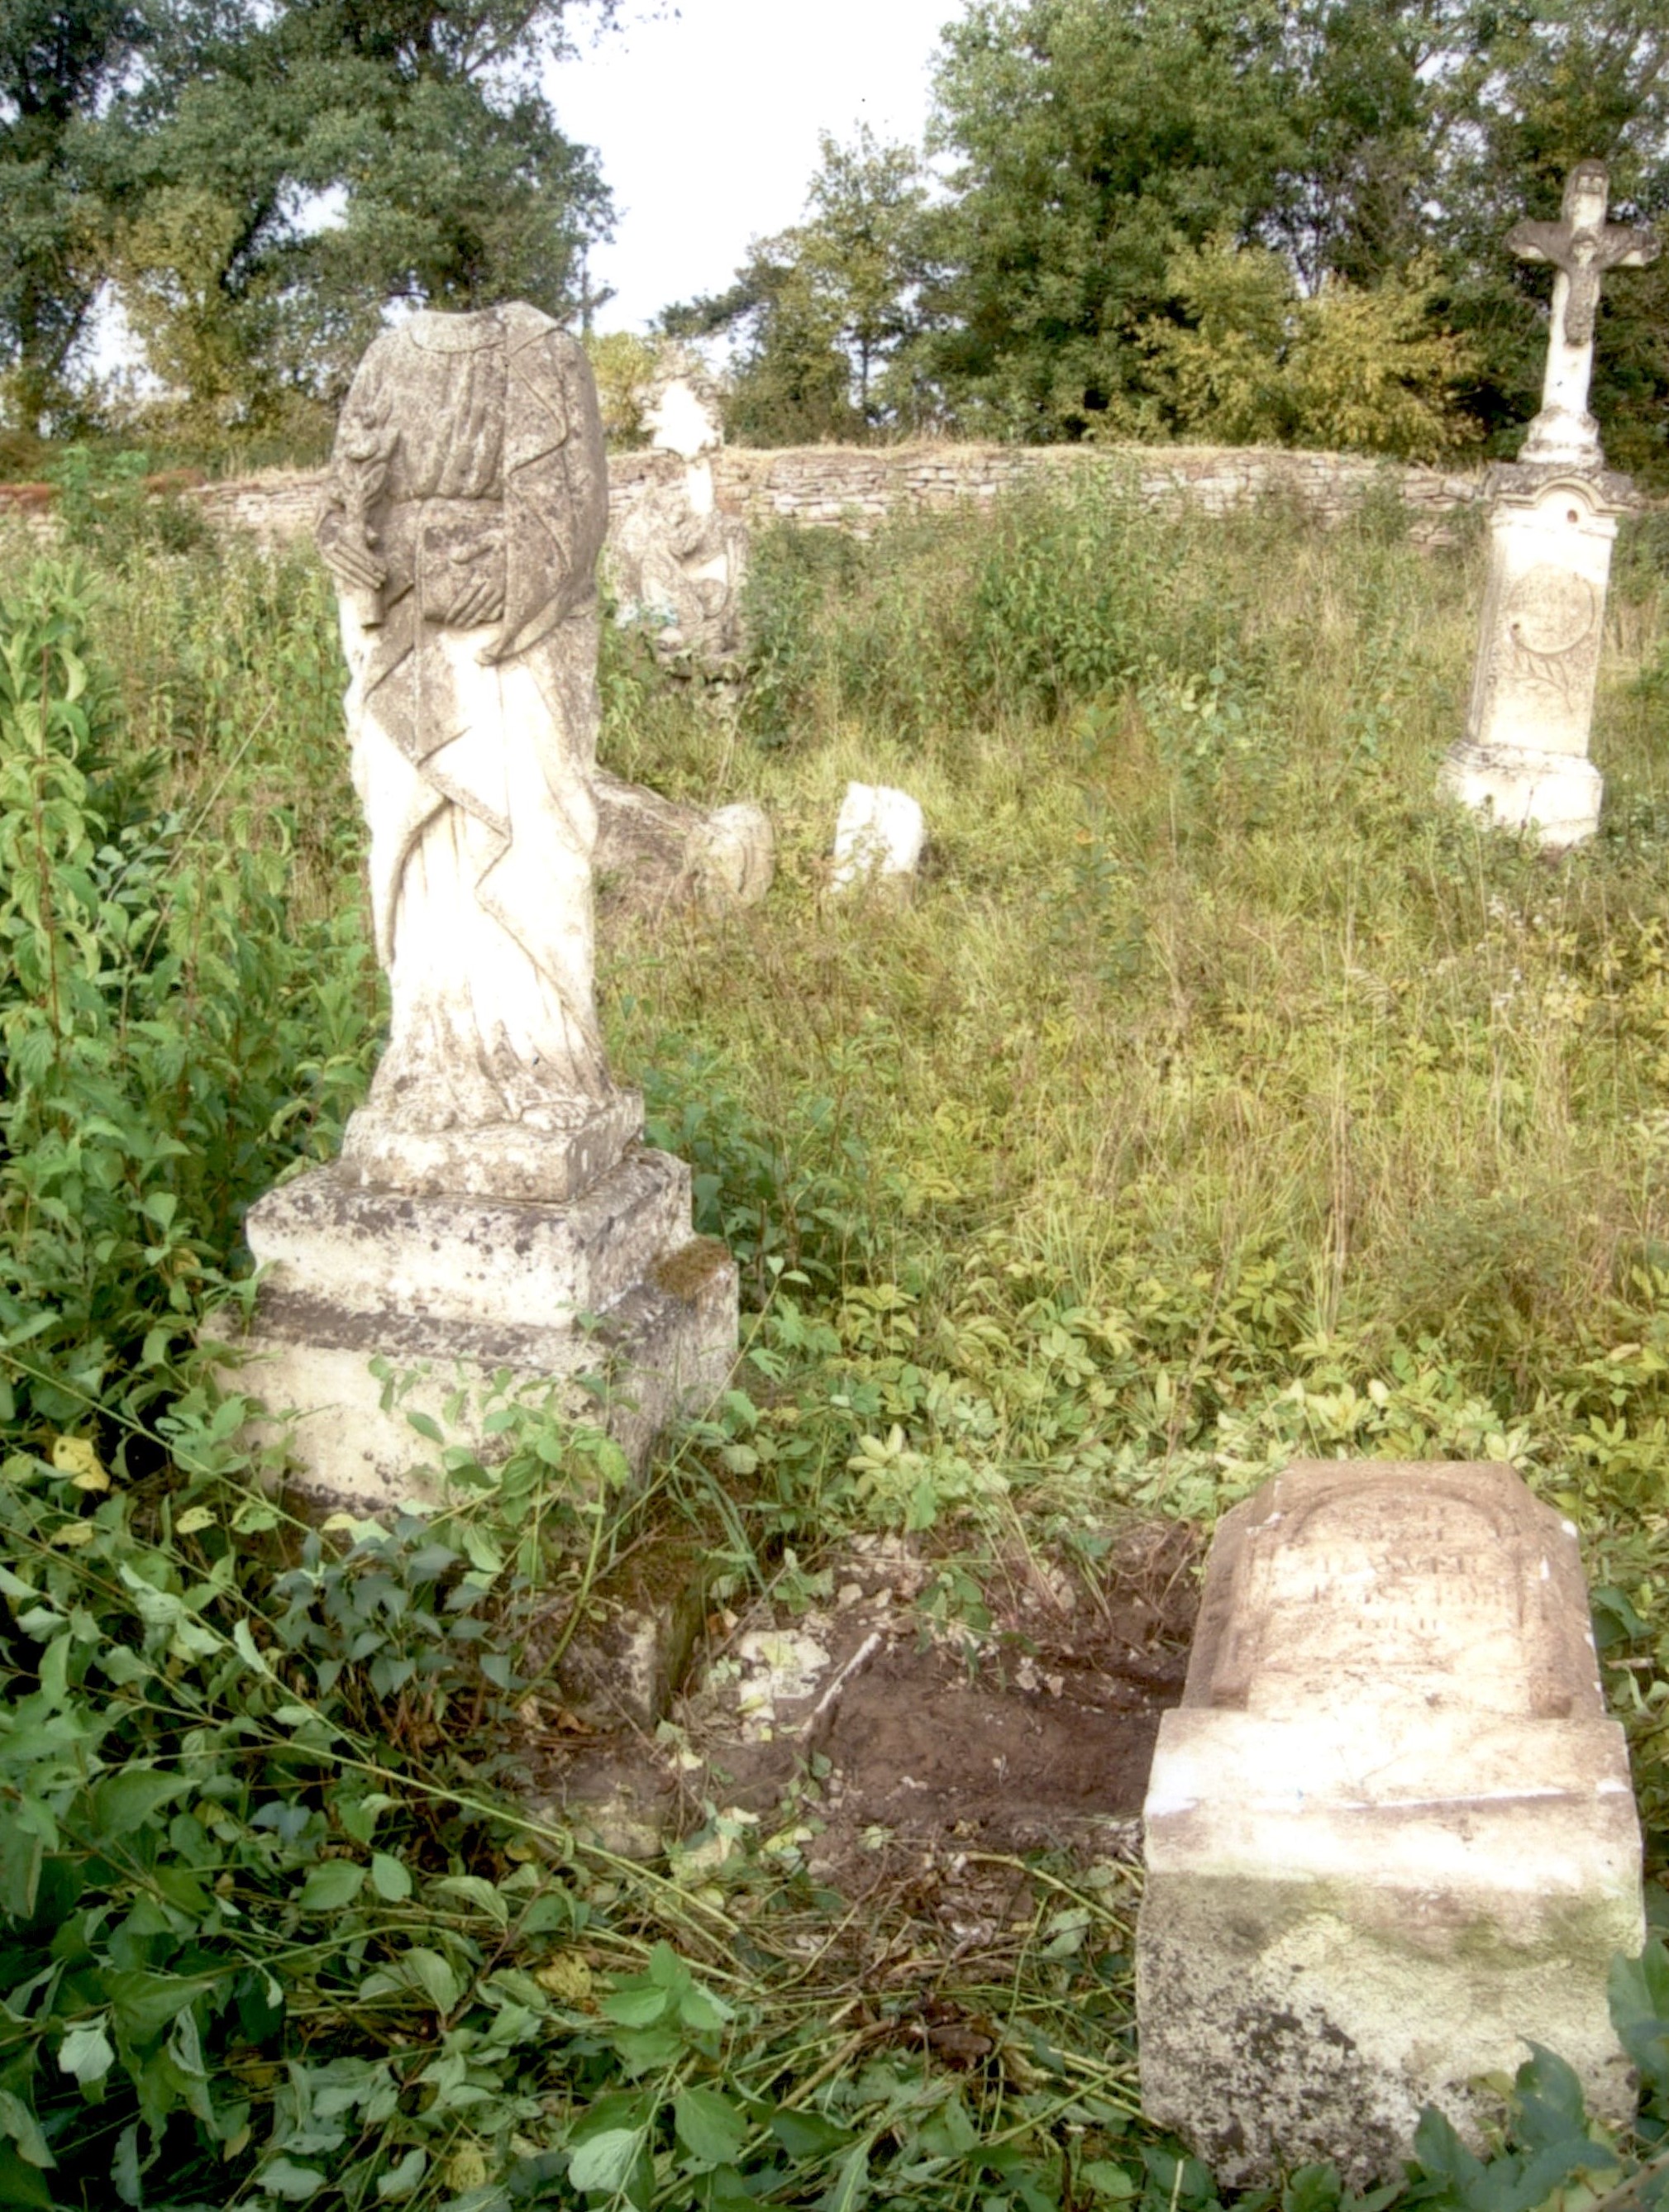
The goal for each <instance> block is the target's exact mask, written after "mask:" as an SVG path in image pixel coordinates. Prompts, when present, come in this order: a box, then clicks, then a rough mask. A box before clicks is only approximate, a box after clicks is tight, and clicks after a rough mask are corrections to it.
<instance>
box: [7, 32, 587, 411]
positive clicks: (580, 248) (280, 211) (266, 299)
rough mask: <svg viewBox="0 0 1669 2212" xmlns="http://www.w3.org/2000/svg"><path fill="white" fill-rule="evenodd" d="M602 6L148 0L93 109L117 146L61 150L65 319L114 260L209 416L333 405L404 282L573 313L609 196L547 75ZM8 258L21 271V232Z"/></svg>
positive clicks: (98, 127)
mask: <svg viewBox="0 0 1669 2212" xmlns="http://www.w3.org/2000/svg"><path fill="white" fill-rule="evenodd" d="M30 4H35V0H30ZM82 4H89V0H82ZM105 4H106V5H113V0H105ZM587 4H590V5H592V7H593V9H594V12H595V14H596V15H598V17H599V18H600V19H601V20H603V21H607V20H608V19H609V17H610V15H611V14H612V9H613V0H149V15H148V17H147V19H146V23H145V26H144V35H143V38H141V37H139V36H138V35H137V33H133V34H130V36H129V38H128V40H127V45H126V46H125V48H124V49H123V51H124V52H125V54H126V56H127V58H128V62H129V64H130V66H129V67H128V69H127V72H126V75H125V76H122V77H121V78H120V81H119V82H118V75H117V73H115V72H114V70H113V69H106V74H105V76H104V77H103V78H101V79H100V80H99V81H98V82H97V83H96V85H94V86H92V87H90V88H88V91H87V93H86V94H85V95H84V96H83V97H82V106H81V108H80V109H79V110H77V116H78V118H80V127H82V129H83V135H84V136H85V133H86V132H87V131H92V132H93V134H94V137H95V138H96V143H97V145H98V148H99V151H100V161H99V163H98V164H97V165H96V166H95V165H94V164H93V163H91V162H90V161H82V162H81V163H80V165H79V166H78V167H76V168H74V169H73V170H71V169H70V168H69V167H67V166H65V165H61V166H63V167H64V175H65V178H66V183H65V185H64V190H63V191H61V192H60V194H59V204H58V208H57V210H56V216H55V220H57V221H58V223H59V225H60V232H61V235H62V237H63V238H64V239H66V240H81V239H82V238H86V239H88V240H90V241H92V243H91V244H90V245H89V246H88V249H87V251H86V254H85V257H84V258H85V261H86V273H85V275H84V276H83V277H82V280H81V282H80V289H79V290H77V289H76V284H75V283H71V282H70V278H71V277H72V276H76V270H64V271H54V270H50V269H49V270H46V272H45V276H44V279H43V284H42V287H41V289H43V290H44V291H45V293H46V295H48V296H49V297H50V299H51V300H52V301H53V302H54V303H55V304H54V308H53V312H54V313H58V315H60V316H61V317H64V318H68V319H70V320H72V321H73V320H74V319H75V318H76V315H77V314H79V316H80V317H81V318H82V319H84V316H85V311H86V299H87V298H88V297H90V295H91V289H92V288H93V287H94V286H95V285H96V283H97V282H98V281H99V280H100V277H102V276H106V275H108V276H109V277H110V278H111V279H112V282H113V283H114V284H115V286H116V288H117V289H118V293H119V294H120V295H121V296H122V299H123V301H124V305H125V306H126V307H127V309H128V313H129V319H130V323H131V325H132V326H133V327H134V329H135V331H137V333H138V334H139V336H140V337H141V339H142V341H143V343H144V346H145V349H146V353H147V356H148V362H149V366H150V367H151V368H153V369H154V370H155V373H156V374H158V375H159V376H161V378H162V380H163V381H164V382H165V384H167V386H170V388H171V390H172V391H173V393H174V396H175V405H176V412H177V413H178V414H179V415H180V416H181V419H182V422H184V421H185V418H187V417H189V418H190V423H191V427H193V428H195V429H196V430H197V431H198V432H203V431H207V430H211V429H215V428H216V427H217V428H218V429H219V430H220V431H222V432H225V431H234V430H241V429H248V428H259V427H261V426H262V425H264V424H267V423H270V422H273V421H274V420H276V419H280V418H282V417H283V416H285V415H286V414H287V413H288V412H289V411H290V410H293V409H294V406H295V405H297V404H305V403H308V402H311V403H314V404H317V403H318V402H319V401H320V400H325V401H330V400H332V399H334V398H336V397H337V395H338V394H339V392H340V391H341V389H342V388H343V383H344V381H345V379H346V376H347V374H348V373H349V370H350V369H351V367H352V363H353V361H354V359H355V356H357V354H358V353H359V351H360V350H361V349H362V347H363V345H364V343H366V340H367V337H369V336H370V334H371V333H372V331H373V330H374V329H375V327H376V325H377V321H378V319H379V314H380V312H381V309H382V307H384V305H385V302H386V301H388V300H389V299H391V298H397V299H403V300H404V301H409V302H410V303H412V304H414V305H424V304H428V303H434V304H440V305H445V306H452V307H482V306H485V305H488V304H490V303H491V302H493V301H499V300H504V299H507V298H510V297H520V298H525V299H529V300H531V301H533V302H534V304H535V305H537V306H541V307H546V308H547V309H549V311H551V312H553V313H559V314H561V313H566V312H567V310H568V309H569V308H570V307H572V306H573V304H574V291H573V284H574V277H575V275H576V274H577V271H578V268H579V264H580V260H581V258H582V255H583V252H584V249H585V246H586V244H587V242H588V241H589V240H592V239H593V238H596V237H598V236H600V235H603V234H605V233H606V230H607V228H608V224H609V221H610V208H609V201H608V196H607V193H606V191H604V186H603V184H602V180H601V179H600V177H599V176H598V172H597V168H596V165H595V162H594V160H593V158H592V155H590V154H589V153H588V152H587V151H586V149H584V148H581V147H578V146H576V145H574V143H572V142H571V141H569V140H568V139H567V138H566V137H564V136H563V134H562V132H561V130H560V129H559V128H558V126H557V123H556V119H555V115H554V113H553V112H552V110H551V108H550V106H549V101H548V100H547V99H546V97H545V95H544V94H543V90H542V88H541V85H540V69H541V66H542V64H543V60H544V59H545V58H546V57H547V56H548V55H549V54H550V53H551V52H555V51H556V50H557V49H558V48H559V47H560V46H561V45H562V43H563V41H564V40H565V37H566V35H567V28H568V25H569V22H570V20H571V18H572V17H573V16H574V14H575V13H576V12H577V11H578V10H579V9H580V8H581V7H583V6H586V5H587ZM94 110H96V113H94V112H93V111H94ZM66 143H70V144H73V143H75V141H74V139H73V133H71V134H68V135H67V139H66ZM66 161H67V157H66ZM4 206H5V203H4V199H3V197H0V222H3V212H4ZM19 228H20V226H19V225H18V224H14V226H13V230H14V234H15V233H16V232H17V231H18V230H19ZM7 245H8V240H7V238H6V235H5V233H4V231H3V228H0V253H4V252H6V248H7ZM79 267H80V264H77V269H79ZM5 273H6V274H9V276H11V278H12V281H13V284H14V286H15V285H16V284H17V283H19V282H21V275H22V273H24V264H23V261H22V258H21V255H19V254H18V252H16V251H15V247H14V249H13V251H12V252H10V253H9V254H8V255H7V259H6V263H5ZM3 296H4V294H3V289H0V299H3ZM76 328H77V329H78V328H79V323H78V322H77V323H76ZM17 343H19V344H20V345H21V343H22V341H21V340H19V341H17Z"/></svg>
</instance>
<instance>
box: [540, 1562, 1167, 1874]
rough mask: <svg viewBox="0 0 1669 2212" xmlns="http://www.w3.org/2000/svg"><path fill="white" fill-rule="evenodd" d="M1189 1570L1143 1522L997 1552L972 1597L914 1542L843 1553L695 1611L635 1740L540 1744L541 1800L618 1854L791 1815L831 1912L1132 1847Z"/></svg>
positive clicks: (578, 1737)
mask: <svg viewBox="0 0 1669 2212" xmlns="http://www.w3.org/2000/svg"><path fill="white" fill-rule="evenodd" d="M1091 1548H1092V1549H1094V1548H1097V1547H1091ZM1196 1557H1197V1546H1196V1543H1195V1541H1194V1539H1193V1535H1192V1534H1191V1532H1190V1531H1188V1530H1187V1529H1186V1528H1181V1527H1179V1526H1178V1525H1177V1524H1176V1523H1174V1522H1156V1523H1150V1524H1144V1525H1142V1526H1139V1527H1137V1528H1131V1529H1126V1530H1125V1531H1123V1532H1121V1533H1120V1534H1118V1535H1117V1536H1116V1537H1109V1538H1108V1541H1107V1542H1106V1544H1105V1547H1104V1548H1102V1549H1101V1556H1100V1557H1099V1558H1097V1559H1093V1560H1092V1559H1091V1558H1090V1557H1089V1554H1088V1553H1086V1551H1085V1550H1084V1548H1083V1547H1079V1548H1078V1549H1077V1551H1076V1552H1075V1553H1073V1554H1072V1555H1071V1557H1068V1556H1066V1555H1065V1554H1061V1553H1055V1554H1048V1553H1044V1554H1038V1553H1026V1554H1025V1555H1024V1556H1023V1557H1017V1558H1014V1559H998V1561H997V1562H996V1564H995V1565H994V1567H993V1566H991V1565H987V1566H986V1568H985V1569H984V1571H982V1572H981V1574H980V1577H979V1581H978V1583H977V1585H976V1584H975V1583H974V1582H973V1581H972V1580H971V1578H970V1576H969V1573H968V1570H967V1569H966V1567H964V1566H960V1565H957V1564H956V1562H955V1561H954V1560H953V1559H949V1558H947V1557H945V1556H944V1555H942V1554H939V1555H936V1554H935V1553H933V1552H932V1551H931V1550H930V1549H928V1548H927V1547H926V1546H924V1545H923V1544H921V1543H920V1542H919V1541H906V1540H903V1539H898V1538H887V1537H871V1538H859V1539H857V1540H855V1541H853V1543H852V1544H851V1545H850V1546H849V1547H847V1548H846V1549H845V1550H844V1551H842V1553H841V1554H840V1555H839V1556H838V1557H837V1558H836V1559H834V1563H833V1573H832V1583H824V1584H823V1586H822V1587H823V1589H825V1590H827V1592H828V1594H827V1595H817V1596H816V1597H814V1598H812V1599H811V1600H810V1601H809V1602H803V1603H802V1604H801V1605H800V1606H799V1607H797V1608H795V1607H788V1606H786V1605H783V1604H780V1603H779V1604H776V1605H772V1604H770V1603H768V1602H765V1601H761V1602H759V1603H757V1604H756V1605H754V1606H753V1607H750V1608H749V1609H747V1610H746V1611H744V1612H740V1613H733V1612H729V1611H721V1612H718V1613H713V1614H712V1615H710V1616H709V1617H708V1618H707V1622H706V1634H705V1637H704V1638H702V1640H701V1647H700V1648H699V1649H698V1650H697V1653H696V1656H695V1662H694V1664H693V1665H692V1666H691V1667H690V1668H689V1673H688V1678H687V1680H686V1681H685V1682H684V1684H683V1686H682V1688H681V1690H680V1691H679V1692H678V1694H677V1695H676V1696H675V1697H674V1699H672V1702H671V1707H670V1710H669V1711H668V1713H667V1716H666V1717H665V1721H664V1722H663V1723H661V1724H660V1725H659V1726H658V1728H656V1729H654V1730H653V1731H650V1730H647V1729H644V1728H643V1727H642V1726H641V1725H638V1726H635V1727H622V1728H619V1729H613V1730H610V1731H606V1732H604V1731H593V1732H589V1733H582V1732H580V1731H578V1730H575V1729H569V1731H568V1732H567V1733H562V1734H559V1735H556V1736H555V1737H554V1738H553V1737H550V1736H547V1737H546V1739H545V1753H546V1756H545V1759H544V1762H543V1764H544V1771H543V1775H542V1777H541V1786H540V1794H541V1796H545V1797H546V1798H548V1800H549V1802H551V1803H552V1804H553V1805H554V1806H555V1808H559V1809H560V1811H561V1815H562V1817H563V1818H564V1819H565V1820H568V1821H569V1822H570V1823H571V1824H572V1825H573V1826H574V1827H575V1829H576V1830H577V1831H578V1832H580V1833H582V1834H589V1835H591V1837H592V1839H593V1840H595V1841H597V1842H598V1843H601V1844H604V1845H605V1846H606V1847H607V1848H609V1849H611V1850H619V1851H622V1853H624V1854H626V1855H629V1856H633V1857H648V1856H652V1855H653V1854H654V1853H656V1852H658V1851H659V1850H664V1849H665V1848H667V1847H669V1846H670V1845H673V1844H676V1843H677V1839H679V1838H689V1837H692V1836H695V1835H696V1834H698V1833H700V1832H703V1831H704V1830H706V1829H709V1828H710V1827H711V1826H712V1825H713V1820H714V1817H715V1815H719V1816H724V1817H725V1818H728V1819H729V1820H731V1821H732V1822H737V1821H742V1822H746V1823H750V1824H759V1825H760V1826H762V1827H766V1828H768V1827H769V1826H780V1825H781V1824H782V1823H783V1822H788V1823H790V1824H795V1823H798V1825H795V1826H792V1832H793V1834H794V1835H795V1837H796V1838H798V1840H799V1842H800V1844H801V1847H802V1848H803V1849H804V1856H805V1860H806V1863H807V1865H808V1867H809V1869H810V1871H811V1873H812V1875H813V1876H814V1877H815V1878H816V1880H818V1881H821V1882H822V1883H825V1884H827V1885H828V1887H831V1888H832V1889H834V1890H835V1891H836V1892H838V1893H840V1894H841V1895H842V1896H844V1897H846V1898H847V1899H852V1898H854V1897H859V1896H861V1895H862V1894H864V1893H865V1892H866V1891H868V1890H870V1889H871V1887H873V1885H874V1884H875V1882H876V1881H877V1877H879V1876H880V1875H881V1874H882V1871H883V1869H886V1870H887V1872H888V1874H889V1877H890V1878H894V1879H895V1878H897V1877H898V1876H899V1875H901V1873H902V1872H903V1871H904V1870H905V1869H907V1868H915V1869H918V1870H919V1871H920V1872H922V1873H923V1874H926V1873H928V1872H930V1871H931V1870H932V1869H933V1868H934V1867H935V1866H936V1865H940V1864H942V1863H944V1862H945V1861H946V1860H947V1859H949V1860H955V1861H957V1862H958V1863H961V1862H965V1861H967V1860H968V1859H970V1858H972V1859H975V1860H979V1861H981V1862H985V1863H994V1862H996V1861H998V1860H1000V1859H1003V1858H1011V1857H1017V1856H1019V1855H1023V1854H1029V1853H1034V1852H1036V1851H1039V1850H1045V1851H1058V1852H1062V1853H1066V1854H1070V1855H1072V1856H1075V1857H1079V1858H1081V1859H1083V1860H1086V1861H1088V1860H1105V1859H1108V1858H1114V1859H1120V1858H1131V1857H1134V1856H1135V1855H1136V1852H1137V1850H1138V1841H1139V1826H1138V1814H1139V1813H1140V1809H1141V1804H1142V1799H1143V1796H1144V1793H1145V1791H1146V1787H1147V1776H1148V1767H1149V1765H1150V1760H1151V1758H1152V1753H1153V1744H1154V1739H1155V1737H1156V1734H1157V1732H1158V1727H1159V1720H1160V1716H1161V1715H1162V1713H1163V1712H1164V1711H1165V1710H1166V1709H1167V1708H1168V1707H1169V1706H1171V1705H1175V1704H1176V1703H1177V1702H1178V1701H1179V1699H1180V1695H1181V1689H1182V1682H1183V1677H1184V1674H1185V1673H1186V1670H1187V1646H1188V1638H1189V1636H1190V1633H1191V1631H1192V1628H1193V1615H1194V1612H1195V1608H1196V1605H1197V1598H1198V1591H1197V1581H1196V1576H1195V1573H1194V1566H1195V1562H1196Z"/></svg>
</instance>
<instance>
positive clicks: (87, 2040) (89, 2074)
mask: <svg viewBox="0 0 1669 2212" xmlns="http://www.w3.org/2000/svg"><path fill="white" fill-rule="evenodd" d="M115 2063H116V2053H115V2051H113V2050H112V2047H111V2042H110V2038H109V2037H108V2036H107V2035H106V2033H105V2031H104V2023H103V2021H99V2020H93V2021H81V2022H79V2023H78V2024H77V2025H76V2027H72V2028H71V2029H70V2031H69V2033H67V2034H66V2035H65V2037H64V2040H63V2042H62V2043H61V2044H59V2045H58V2064H59V2066H60V2068H61V2069H63V2071H64V2073H66V2074H73V2075H75V2077H76V2081H79V2082H80V2083H81V2086H82V2088H83V2090H94V2089H96V2088H97V2087H99V2085H100V2082H101V2081H103V2080H104V2078H105V2075H106V2074H108V2073H109V2071H110V2069H111V2068H112V2066H113V2065H114V2064H115Z"/></svg>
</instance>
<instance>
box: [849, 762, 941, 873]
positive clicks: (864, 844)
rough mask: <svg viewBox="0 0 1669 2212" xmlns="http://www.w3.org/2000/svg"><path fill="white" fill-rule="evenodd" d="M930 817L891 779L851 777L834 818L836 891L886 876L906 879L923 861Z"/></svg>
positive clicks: (916, 801)
mask: <svg viewBox="0 0 1669 2212" xmlns="http://www.w3.org/2000/svg"><path fill="white" fill-rule="evenodd" d="M926 842H927V823H926V816H925V815H924V814H923V813H922V811H921V806H920V804H919V801H918V800H916V799H912V798H911V796H910V794H909V793H908V792H907V791H898V790H895V789H894V788H893V787H892V786H891V785H889V784H875V783H849V784H848V785H847V790H846V797H845V798H844V799H842V800H841V811H840V816H839V818H838V819H837V820H836V822H835V824H834V875H833V877H832V878H831V879H830V880H831V883H832V885H833V888H834V890H837V891H844V890H851V889H852V888H853V886H854V885H855V884H861V883H866V882H870V881H873V880H877V879H879V880H885V879H888V878H900V879H907V878H909V877H912V876H913V875H914V873H915V872H916V870H917V868H918V867H919V866H920V862H921V854H922V848H923V847H924V846H925V845H926Z"/></svg>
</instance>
